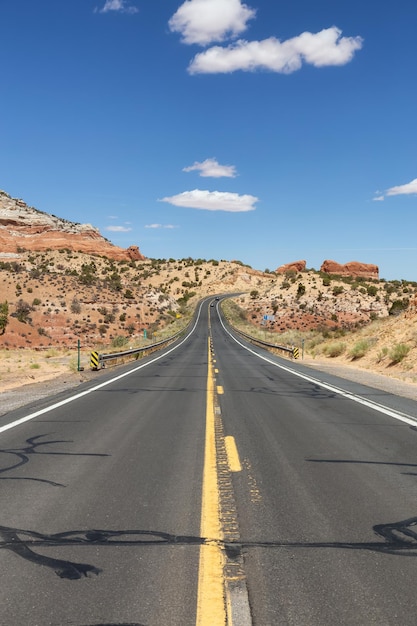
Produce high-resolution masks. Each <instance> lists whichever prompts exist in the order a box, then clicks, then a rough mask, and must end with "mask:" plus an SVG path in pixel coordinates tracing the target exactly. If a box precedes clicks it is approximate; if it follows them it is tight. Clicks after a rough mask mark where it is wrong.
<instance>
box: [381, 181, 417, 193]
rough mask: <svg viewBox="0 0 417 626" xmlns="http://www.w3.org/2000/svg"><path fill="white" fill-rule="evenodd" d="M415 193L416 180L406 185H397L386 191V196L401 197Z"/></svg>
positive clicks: (416, 191)
mask: <svg viewBox="0 0 417 626" xmlns="http://www.w3.org/2000/svg"><path fill="white" fill-rule="evenodd" d="M414 193H417V178H415V179H414V180H412V181H411V183H407V184H406V185H398V186H397V187H391V188H390V189H388V190H387V193H386V195H387V196H401V195H410V194H414Z"/></svg>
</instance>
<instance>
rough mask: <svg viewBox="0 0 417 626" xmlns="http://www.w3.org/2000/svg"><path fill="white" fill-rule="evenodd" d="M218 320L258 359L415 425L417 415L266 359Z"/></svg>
mask: <svg viewBox="0 0 417 626" xmlns="http://www.w3.org/2000/svg"><path fill="white" fill-rule="evenodd" d="M219 320H220V323H221V325H222V326H223V328H224V330H225V331H226V333H227V334H228V335H229V336H230V337H231V338H232V339H233V340H234V341H236V343H237V344H239V346H241V347H242V348H244V349H245V350H247V351H248V352H251V353H252V354H254V355H255V356H257V357H258V358H259V359H262V360H263V361H266V362H267V363H271V365H274V366H275V367H279V368H280V369H282V370H285V371H286V372H289V373H290V374H293V375H294V376H298V377H299V378H303V379H304V380H307V381H308V382H310V383H314V384H315V385H319V386H320V387H322V388H323V389H327V390H328V391H332V392H333V393H336V394H338V395H339V396H343V397H344V398H348V399H349V400H353V402H357V403H358V404H363V405H364V406H367V407H368V408H370V409H374V411H378V412H379V413H383V414H384V415H388V416H389V417H393V418H394V419H396V420H399V421H401V422H405V423H406V424H410V425H411V426H416V425H417V417H415V418H414V417H413V416H412V415H407V414H406V413H401V412H399V411H395V410H394V409H389V408H388V407H386V406H384V405H383V404H378V403H377V402H373V401H372V400H367V399H366V398H364V397H362V396H358V395H356V394H354V393H351V392H350V391H345V390H344V389H340V388H339V387H335V386H334V385H330V384H329V383H325V382H323V381H321V380H319V379H318V378H313V377H312V376H308V375H307V374H302V373H301V372H297V371H295V370H293V369H291V368H290V367H286V366H285V365H279V364H278V363H276V362H275V361H273V360H272V359H268V358H267V357H265V356H262V355H261V354H258V353H257V352H255V351H254V350H252V349H251V348H248V346H245V345H244V344H243V343H241V342H240V341H239V340H238V339H236V337H234V336H233V335H232V334H231V333H230V332H229V331H228V329H227V328H226V326H225V325H224V323H223V320H222V318H221V316H220V315H219Z"/></svg>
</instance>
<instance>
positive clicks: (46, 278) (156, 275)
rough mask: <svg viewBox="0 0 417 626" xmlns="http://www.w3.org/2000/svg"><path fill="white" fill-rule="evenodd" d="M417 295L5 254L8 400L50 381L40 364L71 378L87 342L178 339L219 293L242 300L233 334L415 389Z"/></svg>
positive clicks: (1, 265)
mask: <svg viewBox="0 0 417 626" xmlns="http://www.w3.org/2000/svg"><path fill="white" fill-rule="evenodd" d="M416 291H417V284H416V283H410V282H407V281H385V280H376V279H365V278H364V277H350V276H338V275H331V274H326V273H323V272H320V271H316V270H303V271H301V272H297V271H294V270H288V271H286V272H284V273H275V272H269V271H265V272H262V271H258V270H254V269H252V268H250V267H248V266H246V265H244V264H243V263H242V262H240V261H224V260H220V261H217V260H209V261H207V260H204V259H191V258H186V259H181V260H175V259H144V260H130V261H127V260H123V261H115V260H114V259H109V258H108V257H105V256H99V255H91V254H85V253H82V252H74V251H73V250H70V249H59V250H49V251H43V252H33V251H27V250H20V251H19V252H18V253H13V254H11V253H6V254H4V253H3V255H2V256H1V257H0V307H2V310H3V313H1V311H0V325H1V315H3V320H6V323H5V324H3V327H2V330H3V332H2V330H1V328H0V351H1V355H2V358H1V359H0V377H1V378H0V389H1V387H2V385H3V386H5V385H6V381H7V380H8V379H9V378H10V377H11V376H12V373H13V371H14V370H16V368H20V369H22V370H24V371H26V374H27V373H28V372H27V369H28V367H29V368H32V367H33V369H34V371H31V372H29V376H30V380H33V379H38V378H39V377H41V375H42V370H46V365H42V367H41V366H39V367H36V364H38V365H39V363H40V359H41V358H43V360H44V361H45V358H48V356H49V359H48V363H49V369H50V370H51V375H52V372H53V369H54V368H53V366H51V364H53V363H54V362H55V363H56V370H57V371H58V370H60V368H59V367H58V364H59V363H61V361H62V359H61V352H62V351H67V353H68V354H72V355H74V352H75V350H76V347H77V343H78V341H80V343H81V346H82V350H83V351H84V352H85V354H88V353H89V352H90V351H91V350H93V349H99V350H101V351H105V350H110V349H114V348H115V347H117V346H120V345H125V344H127V343H128V344H129V345H133V344H135V342H136V343H137V342H140V341H143V340H144V337H145V336H146V337H147V339H148V340H149V339H150V338H151V337H152V336H154V335H155V333H169V332H170V329H171V328H172V329H174V328H178V327H179V326H181V324H182V325H184V324H185V323H186V321H187V320H188V319H189V316H190V315H191V312H192V310H193V309H194V307H195V305H196V303H197V302H198V300H199V299H200V298H201V297H203V296H207V295H214V294H220V293H240V294H241V295H239V296H238V297H235V298H234V299H233V307H232V308H233V310H232V311H230V310H229V313H230V312H231V313H232V315H231V319H232V321H233V323H234V324H236V325H238V326H239V325H240V326H242V327H244V328H245V330H246V331H247V332H250V333H253V334H258V335H260V336H261V337H263V338H266V339H267V340H268V341H271V342H272V343H281V344H282V343H285V344H289V345H299V346H301V345H302V346H303V353H304V357H305V358H306V359H307V358H310V359H312V358H314V359H319V358H322V359H327V360H329V361H330V360H332V359H333V360H335V361H336V360H340V361H343V362H345V363H347V364H350V365H354V366H355V367H366V368H371V369H375V370H376V371H383V372H384V373H387V374H389V375H396V376H399V377H401V378H403V379H406V380H410V381H414V380H415V378H416V377H417V365H416V361H417V328H416V323H417V315H416V307H415V305H416ZM135 345H136V344H135ZM23 348H25V350H22V349H23ZM16 350H18V352H17V354H18V355H19V356H18V358H15V357H13V358H11V355H12V353H13V354H16V353H15V351H16ZM51 351H53V352H51ZM60 351H61V352H60ZM28 355H30V363H31V365H30V366H28V367H25V366H24V365H23V359H24V358H25V357H27V356H28ZM34 355H35V356H34ZM42 355H44V356H45V355H48V356H47V357H45V358H44V356H42ZM17 363H20V365H16V364H17ZM36 370H38V371H36ZM39 370H40V371H39Z"/></svg>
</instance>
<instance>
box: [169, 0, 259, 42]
mask: <svg viewBox="0 0 417 626" xmlns="http://www.w3.org/2000/svg"><path fill="white" fill-rule="evenodd" d="M255 13H256V11H254V9H251V8H250V7H248V6H247V5H246V4H242V3H241V1H240V0H186V1H185V2H184V3H183V4H182V5H181V6H180V8H179V9H178V10H177V12H176V13H175V14H174V15H173V16H172V17H171V19H170V20H169V27H170V29H171V31H172V32H175V33H180V34H181V36H182V41H183V42H184V43H187V44H200V45H202V46H207V45H208V44H210V43H212V42H213V41H224V40H225V39H228V38H231V37H237V36H238V35H240V33H243V32H244V31H245V30H246V28H247V22H248V21H249V20H250V19H252V18H253V17H255Z"/></svg>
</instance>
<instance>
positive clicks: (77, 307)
mask: <svg viewBox="0 0 417 626" xmlns="http://www.w3.org/2000/svg"><path fill="white" fill-rule="evenodd" d="M70 309H71V313H81V302H80V301H79V300H78V299H77V298H74V299H73V300H72V302H71V304H70Z"/></svg>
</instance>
